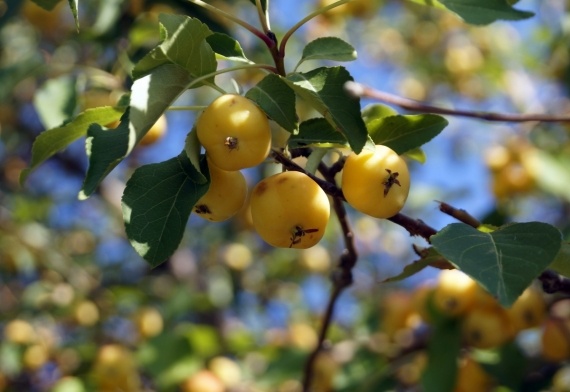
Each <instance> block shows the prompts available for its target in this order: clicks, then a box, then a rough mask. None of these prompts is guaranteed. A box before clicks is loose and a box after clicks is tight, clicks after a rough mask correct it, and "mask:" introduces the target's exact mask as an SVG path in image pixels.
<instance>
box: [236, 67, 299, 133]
mask: <svg viewBox="0 0 570 392" xmlns="http://www.w3.org/2000/svg"><path fill="white" fill-rule="evenodd" d="M245 96H246V97H247V98H249V99H251V100H252V101H254V102H255V103H257V105H259V107H260V108H261V109H263V111H264V112H265V114H267V116H269V118H270V119H272V120H273V121H275V122H276V123H277V124H279V125H280V126H281V127H282V128H283V129H285V130H287V131H289V132H294V131H295V130H296V129H297V113H296V112H295V93H294V92H293V90H292V89H291V87H289V86H288V85H287V83H285V82H283V79H281V78H280V77H279V76H277V75H274V74H269V75H267V76H266V77H264V78H263V79H262V80H261V81H260V82H259V83H257V84H256V85H255V86H254V87H253V88H251V89H250V90H249V91H248V92H247V93H246V94H245Z"/></svg>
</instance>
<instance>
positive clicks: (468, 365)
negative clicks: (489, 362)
mask: <svg viewBox="0 0 570 392" xmlns="http://www.w3.org/2000/svg"><path fill="white" fill-rule="evenodd" d="M493 384H494V380H493V378H492V377H491V376H490V375H489V374H488V373H486V372H485V370H484V369H483V367H482V366H481V365H479V364H478V363H477V362H476V361H475V360H473V359H472V358H471V357H469V356H466V357H464V358H462V359H461V360H460V361H459V369H458V371H457V380H456V381H455V389H454V392H482V391H490V390H492V386H493Z"/></svg>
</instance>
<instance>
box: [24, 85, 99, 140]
mask: <svg viewBox="0 0 570 392" xmlns="http://www.w3.org/2000/svg"><path fill="white" fill-rule="evenodd" d="M76 95H77V94H76V88H75V78H74V77H72V76H69V75H65V76H61V77H59V78H55V79H49V80H47V81H46V82H45V83H44V84H43V85H42V87H41V88H39V89H38V90H37V92H36V95H35V96H34V106H35V108H36V111H37V112H38V115H39V116H40V119H41V120H42V123H43V124H44V126H45V127H46V128H47V129H50V128H55V127H57V126H59V125H61V124H63V122H64V121H66V120H67V119H69V118H71V117H72V114H73V111H74V109H75V103H76V100H77V97H76ZM105 124H108V123H105Z"/></svg>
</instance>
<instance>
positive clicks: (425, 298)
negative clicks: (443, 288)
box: [412, 285, 435, 323]
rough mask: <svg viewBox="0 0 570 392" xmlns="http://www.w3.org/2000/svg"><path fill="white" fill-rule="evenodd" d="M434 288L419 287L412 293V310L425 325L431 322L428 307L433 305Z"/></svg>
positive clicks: (427, 286) (428, 286)
mask: <svg viewBox="0 0 570 392" xmlns="http://www.w3.org/2000/svg"><path fill="white" fill-rule="evenodd" d="M434 291H435V287H434V286H430V285H421V286H419V287H416V288H415V289H414V292H413V293H412V309H413V310H414V312H415V313H417V314H418V315H419V316H420V317H421V319H422V320H423V321H425V322H426V323H430V322H431V316H430V311H429V306H430V304H431V303H433V293H434Z"/></svg>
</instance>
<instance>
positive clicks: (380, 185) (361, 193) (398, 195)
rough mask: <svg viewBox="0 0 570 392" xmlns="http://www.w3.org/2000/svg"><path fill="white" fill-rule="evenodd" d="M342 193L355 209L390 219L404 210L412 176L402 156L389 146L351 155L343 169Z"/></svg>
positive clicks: (379, 146)
mask: <svg viewBox="0 0 570 392" xmlns="http://www.w3.org/2000/svg"><path fill="white" fill-rule="evenodd" d="M341 186H342V191H343V193H344V197H345V198H346V201H347V202H348V204H350V205H351V206H352V207H354V209H356V210H358V211H360V212H362V213H364V214H367V215H370V216H373V217H375V218H390V217H392V216H394V215H396V214H397V213H398V212H400V210H401V209H402V208H403V207H404V204H405V203H406V199H407V198H408V193H409V191H410V173H409V170H408V165H407V164H406V161H404V159H403V158H402V157H400V156H399V155H398V154H397V153H396V152H395V151H394V150H392V149H391V148H389V147H386V146H381V145H377V146H376V148H375V150H374V151H371V150H363V151H362V152H360V154H358V155H357V154H354V153H353V154H351V155H349V156H348V158H347V159H346V162H345V164H344V169H343V170H342V185H341Z"/></svg>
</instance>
